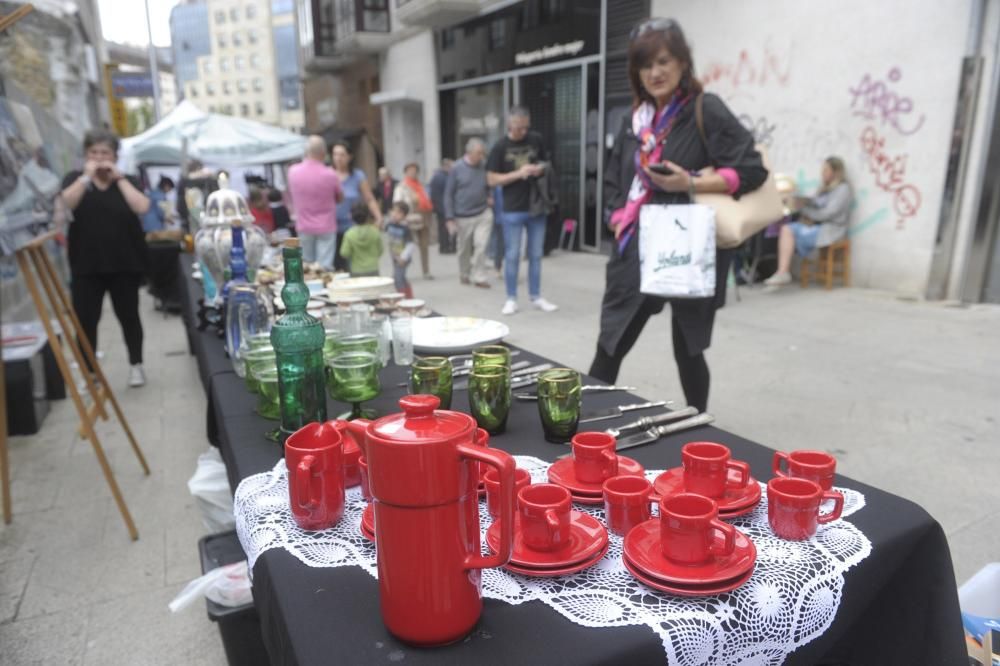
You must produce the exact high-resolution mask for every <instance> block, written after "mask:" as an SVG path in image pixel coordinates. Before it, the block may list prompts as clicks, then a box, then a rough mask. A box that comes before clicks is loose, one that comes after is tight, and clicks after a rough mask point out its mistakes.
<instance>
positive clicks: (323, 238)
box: [299, 231, 337, 271]
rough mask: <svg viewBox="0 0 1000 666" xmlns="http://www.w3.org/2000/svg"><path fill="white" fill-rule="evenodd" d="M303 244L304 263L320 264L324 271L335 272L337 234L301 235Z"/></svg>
mask: <svg viewBox="0 0 1000 666" xmlns="http://www.w3.org/2000/svg"><path fill="white" fill-rule="evenodd" d="M299 243H301V244H302V261H304V262H306V263H310V264H311V263H313V262H316V263H319V264H321V265H322V266H323V268H324V269H326V270H328V271H330V270H333V263H334V257H335V256H336V253H337V232H336V231H334V232H331V233H328V234H299Z"/></svg>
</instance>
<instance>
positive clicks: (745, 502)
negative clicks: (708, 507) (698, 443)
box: [653, 467, 760, 520]
mask: <svg viewBox="0 0 1000 666" xmlns="http://www.w3.org/2000/svg"><path fill="white" fill-rule="evenodd" d="M683 492H687V491H685V490H684V468H683V467H675V468H673V469H668V470H667V471H666V472H664V473H663V474H660V475H659V476H658V477H656V479H655V480H654V481H653V495H655V496H657V497H672V496H673V495H676V494H678V493H683ZM759 502H760V484H759V483H757V480H756V479H754V478H753V477H750V483H748V484H747V486H746V487H745V488H727V489H726V494H725V495H723V496H722V497H719V498H716V499H715V503H716V504H718V505H719V518H721V519H722V520H725V519H727V518H736V517H737V516H742V515H745V514H748V513H750V512H751V511H753V510H754V507H756V506H757V504H758V503H759Z"/></svg>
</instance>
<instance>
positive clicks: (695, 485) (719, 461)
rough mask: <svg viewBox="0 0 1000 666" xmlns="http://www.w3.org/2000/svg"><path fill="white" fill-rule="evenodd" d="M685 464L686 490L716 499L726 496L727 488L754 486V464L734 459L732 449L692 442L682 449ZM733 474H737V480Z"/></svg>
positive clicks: (682, 459)
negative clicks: (751, 477)
mask: <svg viewBox="0 0 1000 666" xmlns="http://www.w3.org/2000/svg"><path fill="white" fill-rule="evenodd" d="M681 461H682V463H683V465H684V490H685V491H686V492H689V493H695V494H696V495H704V496H705V497H710V498H712V499H715V498H718V497H722V496H723V495H725V494H726V490H727V489H739V488H746V487H747V485H749V483H750V465H748V464H746V463H745V462H738V461H736V460H730V453H729V447H727V446H723V445H722V444H716V443H715V442H688V443H687V444H685V445H684V446H683V448H681ZM730 472H736V475H735V477H734V476H733V475H731V474H730Z"/></svg>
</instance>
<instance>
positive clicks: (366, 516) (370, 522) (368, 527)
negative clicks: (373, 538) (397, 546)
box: [361, 504, 375, 534]
mask: <svg viewBox="0 0 1000 666" xmlns="http://www.w3.org/2000/svg"><path fill="white" fill-rule="evenodd" d="M361 528H362V529H363V530H365V531H367V532H371V533H372V534H375V505H374V504H369V505H368V506H366V507H365V510H364V513H362V514H361Z"/></svg>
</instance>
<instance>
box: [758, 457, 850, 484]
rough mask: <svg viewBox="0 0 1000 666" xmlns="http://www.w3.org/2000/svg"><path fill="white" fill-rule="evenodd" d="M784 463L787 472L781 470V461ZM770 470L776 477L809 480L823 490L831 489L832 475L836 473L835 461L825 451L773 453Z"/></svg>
mask: <svg viewBox="0 0 1000 666" xmlns="http://www.w3.org/2000/svg"><path fill="white" fill-rule="evenodd" d="M782 460H784V461H785V465H786V467H787V468H788V471H787V472H786V471H783V470H782V469H781V461H782ZM771 469H772V470H773V471H774V473H775V475H776V476H791V477H795V478H796V479H809V480H810V481H815V482H816V483H818V484H819V487H820V488H822V489H823V490H830V488H833V475H834V472H836V471H837V459H836V458H834V457H833V456H831V455H830V454H829V453H826V452H825V451H805V450H802V451H792V452H791V453H785V452H784V451H775V452H774V460H773V461H772V463H771Z"/></svg>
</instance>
